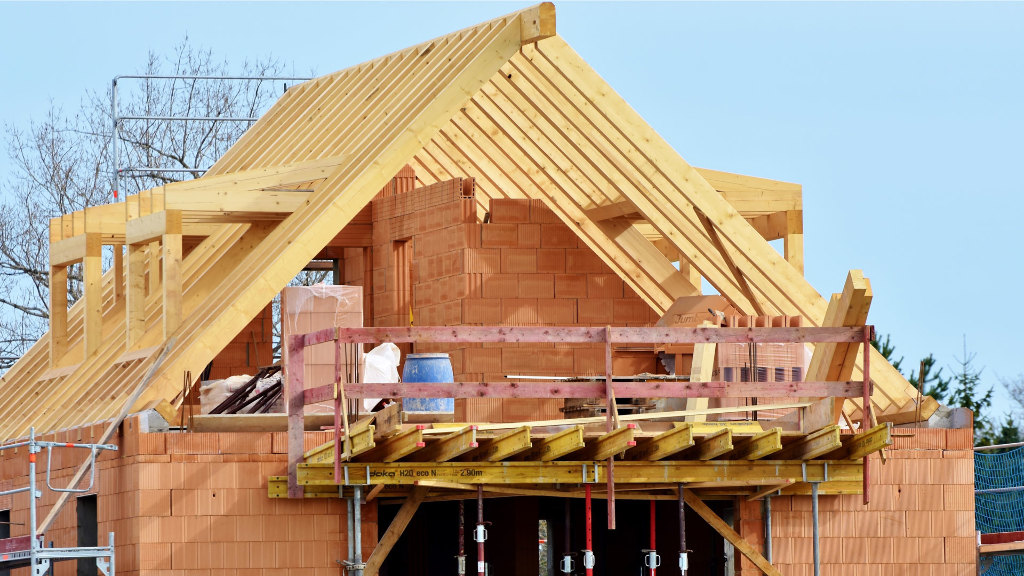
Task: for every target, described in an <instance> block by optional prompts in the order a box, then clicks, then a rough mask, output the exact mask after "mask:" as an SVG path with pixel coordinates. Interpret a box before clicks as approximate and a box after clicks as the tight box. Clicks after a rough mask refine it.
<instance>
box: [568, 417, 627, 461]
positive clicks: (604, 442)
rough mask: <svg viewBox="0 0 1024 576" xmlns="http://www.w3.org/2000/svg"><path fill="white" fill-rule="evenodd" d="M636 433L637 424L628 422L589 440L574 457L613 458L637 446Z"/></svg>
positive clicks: (584, 458) (582, 458)
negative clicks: (634, 437)
mask: <svg viewBox="0 0 1024 576" xmlns="http://www.w3.org/2000/svg"><path fill="white" fill-rule="evenodd" d="M635 433H636V424H627V425H626V426H624V427H622V428H618V429H616V430H612V431H611V432H609V433H607V434H604V435H602V436H600V437H598V438H595V439H594V440H588V441H587V443H586V446H584V447H583V449H582V450H579V451H577V452H574V453H573V454H572V457H573V458H574V459H576V460H605V459H607V458H611V457H612V456H614V455H616V454H620V453H622V452H625V451H626V450H628V449H629V448H631V447H633V446H636V440H634V439H633V436H634V435H635Z"/></svg>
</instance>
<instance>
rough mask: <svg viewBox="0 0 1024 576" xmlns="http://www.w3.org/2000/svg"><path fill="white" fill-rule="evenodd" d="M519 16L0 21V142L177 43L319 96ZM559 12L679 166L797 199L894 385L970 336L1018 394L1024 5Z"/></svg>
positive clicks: (3, 17)
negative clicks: (266, 64)
mask: <svg viewBox="0 0 1024 576" xmlns="http://www.w3.org/2000/svg"><path fill="white" fill-rule="evenodd" d="M526 5H527V4H518V3H400V4H388V3H329V2H317V3H299V2H296V3H287V4H284V3H276V2H261V3H200V2H186V3H155V2H154V3H128V2H118V3H23V4H19V3H4V2H0V83H2V84H0V88H2V90H0V122H2V123H5V124H12V125H15V126H22V127H23V126H26V125H27V122H28V120H29V119H30V118H32V117H36V118H38V117H41V116H42V115H43V114H44V113H45V111H46V109H47V108H48V106H49V104H50V102H51V101H52V102H54V103H56V104H59V105H62V106H65V107H66V108H67V109H69V110H70V109H74V108H75V107H76V106H77V105H78V103H79V102H80V99H81V98H82V95H83V94H84V93H85V91H86V90H95V91H99V92H102V91H103V90H105V89H106V87H107V86H109V83H110V80H111V78H112V77H113V76H114V75H117V74H126V73H132V72H136V71H138V70H139V68H140V67H141V66H142V65H143V63H144V61H145V57H146V52H147V51H149V50H153V51H156V52H158V53H160V52H170V51H171V49H172V47H173V46H174V45H175V44H176V43H178V42H180V41H181V39H182V38H183V36H184V35H185V34H188V35H189V36H190V37H191V39H192V41H193V43H194V44H196V45H200V46H205V47H209V48H212V49H213V50H214V52H215V53H217V54H219V55H222V56H223V57H224V58H227V59H228V60H229V61H231V62H233V63H241V61H242V60H244V59H246V58H249V59H255V58H258V57H263V56H267V55H273V56H274V57H276V58H278V59H280V60H281V61H282V62H284V63H286V64H287V66H288V68H289V70H288V72H290V73H295V74H300V75H305V74H309V73H311V72H313V73H317V74H323V73H328V72H332V71H334V70H338V69H341V68H345V67H347V66H349V65H352V64H356V63H358V62H361V61H364V60H367V59H369V58H372V57H375V56H378V55H381V54H384V53H387V52H390V51H393V50H396V49H399V48H402V47H405V46H407V45H410V44H414V43H417V42H419V41H421V40H425V39H428V38H431V37H434V36H438V35H441V34H444V33H446V32H449V31H452V30H455V29H458V28H461V27H464V26H468V25H471V24H474V23H477V22H479V21H482V20H486V19H489V18H492V17H494V16H498V15H501V14H504V13H507V12H510V11H512V10H515V9H518V8H520V7H523V6H526ZM557 8H558V30H559V33H560V34H561V35H562V36H563V37H564V38H565V39H566V40H567V41H568V42H569V43H570V44H572V45H573V47H574V48H575V49H576V51H577V52H579V53H580V54H581V55H582V56H583V57H584V58H585V59H586V60H587V61H588V62H589V63H590V64H591V65H592V66H593V67H594V68H595V69H596V70H597V71H598V72H599V73H600V74H601V75H602V76H604V77H605V78H606V79H607V80H608V81H609V82H610V83H611V85H612V86H613V87H614V88H615V89H616V90H618V91H619V92H620V93H621V94H622V95H623V96H624V97H625V98H626V100H627V101H629V102H630V103H631V104H632V105H633V107H634V108H636V109H637V110H638V111H639V112H640V113H641V114H642V115H643V116H644V117H645V118H646V119H647V120H648V122H650V123H651V124H652V125H653V126H654V127H655V128H656V129H657V130H658V131H659V132H660V133H661V134H662V135H663V136H664V137H665V138H666V140H668V141H669V142H670V143H671V144H672V145H673V146H674V147H675V148H676V150H678V151H679V152H680V153H681V154H682V155H683V157H684V158H686V159H687V160H688V161H689V162H690V163H691V164H694V165H697V166H702V167H708V168H715V169H720V170H728V171H734V172H740V173H746V174H752V175H757V176H764V177H768V178H776V179H780V180H789V181H793V182H798V183H801V184H802V185H803V186H804V205H805V211H804V218H805V234H806V236H805V239H806V276H807V278H808V279H809V280H810V282H811V283H812V284H813V285H814V286H815V287H816V288H817V289H818V291H819V292H821V293H823V294H828V293H830V292H835V291H839V290H841V288H842V284H843V281H844V279H845V277H846V273H847V270H849V269H850V268H861V269H863V270H864V273H865V275H866V276H868V277H869V278H870V279H871V281H872V287H873V290H874V301H873V304H872V310H871V314H870V318H869V321H870V322H872V323H874V324H875V325H876V326H877V327H878V329H879V330H880V331H882V332H884V333H888V334H891V335H892V338H893V340H894V342H895V343H896V344H897V349H898V351H899V353H900V354H902V355H903V356H905V357H906V361H905V364H906V365H912V366H915V367H916V364H917V361H918V359H919V358H920V357H921V356H923V355H924V354H927V353H928V352H933V353H934V354H935V355H936V357H937V358H938V359H939V363H940V365H942V366H952V365H954V363H955V360H954V358H955V357H960V356H961V355H962V354H961V347H962V338H963V336H964V335H966V337H967V343H968V347H969V349H970V350H972V351H974V352H976V353H977V358H976V364H977V365H978V366H979V367H984V372H983V380H984V381H985V382H986V383H988V384H997V382H998V379H999V378H1000V377H1001V378H1011V377H1014V376H1016V375H1018V374H1021V373H1024V362H1022V357H1024V350H1022V349H1021V338H1020V336H1019V333H1018V332H1017V330H1016V327H1017V326H1021V325H1024V313H1022V311H1021V308H1020V306H1019V305H1015V304H1014V303H1013V300H1007V301H1006V302H1003V301H1002V300H1003V298H1004V297H1005V296H1006V294H1007V293H1013V292H1016V290H1017V289H1018V287H1020V286H1022V285H1024V272H1022V268H1024V258H1022V257H1021V255H1020V251H1021V245H1022V243H1021V242H1020V241H1019V239H1018V232H1019V231H1020V230H1021V226H1020V225H1019V217H1020V214H1021V213H1022V212H1024V210H1022V208H1024V206H1022V204H1024V200H1022V196H1024V195H1022V192H1024V190H1022V185H1021V179H1020V178H1019V177H1018V176H1016V175H1015V174H1016V172H1017V170H1018V169H1019V168H1020V167H1021V165H1022V152H1024V146H1022V145H1021V139H1022V137H1024V136H1022V135H1024V112H1022V111H1021V105H1022V104H1024V4H1021V3H992V4H982V3H905V4H904V3H804V2H798V3H747V2H739V3H719V4H706V3H689V2H688V3H672V2H658V3H629V4H626V3H614V2H607V3H583V2H562V3H558V4H557ZM7 169H8V166H7V164H6V160H5V159H0V177H2V176H4V173H5V172H6V170H7ZM947 370H949V368H947ZM997 388H998V385H997ZM1001 396H1002V395H1001ZM999 409H1000V410H1002V409H1003V407H1002V406H1000V407H999Z"/></svg>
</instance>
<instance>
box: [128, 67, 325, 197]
mask: <svg viewBox="0 0 1024 576" xmlns="http://www.w3.org/2000/svg"><path fill="white" fill-rule="evenodd" d="M311 79H312V77H309V76H208V75H185V74H121V75H119V76H114V79H113V80H111V82H110V117H111V121H112V122H111V130H110V143H111V188H112V190H113V193H114V197H115V199H116V198H117V197H118V194H119V191H120V190H121V174H125V173H153V172H162V173H167V174H191V175H193V176H194V177H197V178H198V177H199V176H202V175H203V174H205V173H206V170H207V169H206V168H165V167H160V166H121V158H120V153H119V149H118V145H119V144H121V142H122V138H121V124H122V122H124V121H131V120H145V121H155V122H188V121H196V122H245V123H249V124H251V123H253V122H255V121H257V120H259V117H258V116H240V117H234V116H189V115H185V116H168V115H123V116H122V115H121V113H120V112H119V110H118V99H117V93H118V82H120V81H121V80H147V81H148V80H172V81H173V80H212V81H235V80H241V81H249V80H254V81H258V82H264V81H266V82H293V81H294V82H305V81H306V80H311ZM285 88H286V89H287V85H286V86H285ZM122 196H123V195H122Z"/></svg>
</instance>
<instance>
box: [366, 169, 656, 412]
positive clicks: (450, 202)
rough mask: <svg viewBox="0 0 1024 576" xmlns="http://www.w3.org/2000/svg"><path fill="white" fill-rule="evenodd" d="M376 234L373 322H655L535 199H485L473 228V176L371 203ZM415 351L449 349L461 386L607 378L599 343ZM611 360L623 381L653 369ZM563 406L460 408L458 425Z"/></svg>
mask: <svg viewBox="0 0 1024 576" xmlns="http://www.w3.org/2000/svg"><path fill="white" fill-rule="evenodd" d="M373 226H374V227H373V238H374V246H373V256H372V259H373V265H372V269H373V272H372V276H373V277H372V289H371V290H372V293H373V322H374V325H376V326H394V325H399V326H403V325H407V324H408V323H409V321H410V318H409V309H410V308H411V311H412V322H413V323H414V324H418V325H431V326H433V325H442V326H443V325H489V326H574V325H581V326H604V325H608V324H614V325H617V326H649V325H652V324H653V323H654V322H656V321H657V319H658V318H657V316H656V314H655V313H654V311H653V310H652V309H651V308H650V307H649V306H648V305H647V304H646V303H645V302H644V301H643V300H642V299H640V298H639V297H638V296H637V295H636V294H635V293H634V292H633V291H632V290H631V289H630V288H628V287H627V286H625V284H624V283H623V282H622V280H621V279H620V278H619V277H618V275H616V274H615V273H614V272H613V271H612V270H611V269H610V268H608V267H607V266H606V265H605V264H604V263H603V262H602V261H601V259H600V258H598V256H597V255H596V254H595V253H594V252H593V251H592V250H590V249H589V248H587V247H586V246H585V245H583V244H582V243H581V242H580V241H579V240H578V238H577V236H576V234H575V233H573V232H572V231H571V230H570V229H569V228H568V227H567V226H565V225H564V224H563V223H562V222H561V221H560V220H558V218H557V217H556V216H555V214H554V213H553V212H552V211H551V210H549V209H548V208H547V207H546V206H544V204H543V203H542V202H539V201H531V200H526V199H495V200H491V203H490V211H489V218H488V219H487V222H486V223H485V222H481V221H480V218H479V217H478V214H477V203H476V200H475V199H474V186H473V180H472V179H468V178H457V179H454V180H448V181H445V182H439V183H436V184H433V185H430V186H425V187H421V188H416V189H414V190H411V191H408V192H405V193H402V194H396V195H392V196H387V197H382V196H379V197H378V198H376V199H375V200H374V201H373ZM353 266H354V267H355V266H356V265H353ZM346 270H347V268H346ZM346 281H348V278H347V277H346ZM410 351H412V350H411V348H409V347H406V348H405V349H404V350H403V352H404V353H408V352H410ZM415 351H416V352H447V353H448V354H449V355H450V356H451V359H452V367H453V369H454V372H455V378H456V380H462V381H497V380H503V379H504V376H505V375H506V374H522V375H549V376H570V375H579V374H603V373H604V349H603V347H600V346H597V347H595V346H591V345H582V344H580V345H574V344H563V345H536V344H532V345H487V344H476V345H473V344H469V345H466V344H460V345H450V346H446V345H437V344H434V345H419V346H418V347H417V348H416V350H415ZM615 364H616V366H615V368H616V371H617V372H619V373H633V374H637V373H641V372H656V371H657V367H656V364H655V360H654V356H653V355H652V354H650V353H649V352H646V353H629V352H621V353H616V357H615ZM561 406H562V400H560V399H559V400H540V399H504V400H502V399H470V400H457V401H456V415H455V417H456V419H457V420H464V421H496V422H501V421H506V422H507V421H520V420H536V419H547V418H560V417H561V416H562V413H561V410H560V408H561Z"/></svg>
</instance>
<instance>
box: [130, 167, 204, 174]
mask: <svg viewBox="0 0 1024 576" xmlns="http://www.w3.org/2000/svg"><path fill="white" fill-rule="evenodd" d="M121 172H172V173H174V172H187V173H189V174H198V173H200V172H208V170H207V169H206V168H160V167H158V166H132V167H130V168H121V169H120V170H118V173H121Z"/></svg>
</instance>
